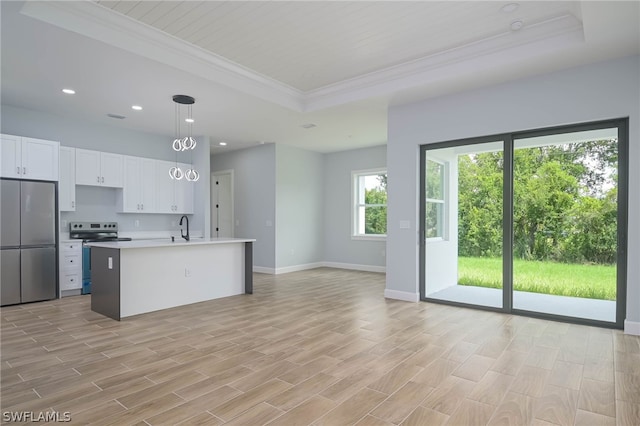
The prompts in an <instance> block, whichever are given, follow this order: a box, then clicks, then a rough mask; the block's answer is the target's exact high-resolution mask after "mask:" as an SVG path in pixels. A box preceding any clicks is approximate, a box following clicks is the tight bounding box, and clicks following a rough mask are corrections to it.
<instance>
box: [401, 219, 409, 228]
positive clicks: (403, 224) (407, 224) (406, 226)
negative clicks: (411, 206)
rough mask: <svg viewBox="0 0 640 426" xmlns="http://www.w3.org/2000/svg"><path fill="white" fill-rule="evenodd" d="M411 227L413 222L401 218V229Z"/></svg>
mask: <svg viewBox="0 0 640 426" xmlns="http://www.w3.org/2000/svg"><path fill="white" fill-rule="evenodd" d="M409 228H411V222H410V221H408V220H401V221H400V229H409Z"/></svg>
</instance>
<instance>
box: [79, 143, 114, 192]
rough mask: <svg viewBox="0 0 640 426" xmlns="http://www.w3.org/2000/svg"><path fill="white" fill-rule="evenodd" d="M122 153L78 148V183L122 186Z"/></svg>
mask: <svg viewBox="0 0 640 426" xmlns="http://www.w3.org/2000/svg"><path fill="white" fill-rule="evenodd" d="M122 164H123V160H122V155H120V154H112V153H109V152H100V151H90V150H87V149H79V148H77V149H76V184H77V185H93V186H108V187H112V188H122V184H123V173H122Z"/></svg>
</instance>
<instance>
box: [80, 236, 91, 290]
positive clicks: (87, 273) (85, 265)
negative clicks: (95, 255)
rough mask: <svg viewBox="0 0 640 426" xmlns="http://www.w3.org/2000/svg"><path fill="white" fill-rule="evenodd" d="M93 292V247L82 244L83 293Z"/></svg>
mask: <svg viewBox="0 0 640 426" xmlns="http://www.w3.org/2000/svg"><path fill="white" fill-rule="evenodd" d="M90 293H91V247H89V246H87V245H86V244H82V294H90Z"/></svg>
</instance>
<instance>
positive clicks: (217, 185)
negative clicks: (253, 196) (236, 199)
mask: <svg viewBox="0 0 640 426" xmlns="http://www.w3.org/2000/svg"><path fill="white" fill-rule="evenodd" d="M233 234H234V233H233V171H232V170H229V171H224V172H216V173H212V174H211V236H212V237H218V238H233Z"/></svg>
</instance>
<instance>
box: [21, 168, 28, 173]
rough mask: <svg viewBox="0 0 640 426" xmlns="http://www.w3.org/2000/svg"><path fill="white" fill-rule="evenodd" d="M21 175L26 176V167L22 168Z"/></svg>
mask: <svg viewBox="0 0 640 426" xmlns="http://www.w3.org/2000/svg"><path fill="white" fill-rule="evenodd" d="M22 174H23V175H26V174H27V168H26V167H23V168H22Z"/></svg>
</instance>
